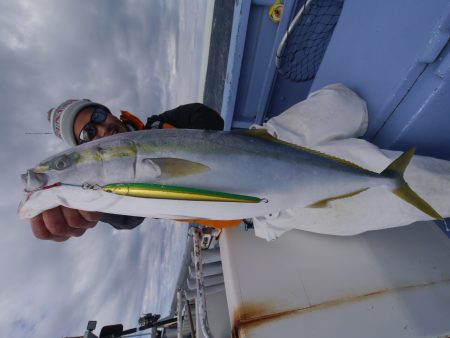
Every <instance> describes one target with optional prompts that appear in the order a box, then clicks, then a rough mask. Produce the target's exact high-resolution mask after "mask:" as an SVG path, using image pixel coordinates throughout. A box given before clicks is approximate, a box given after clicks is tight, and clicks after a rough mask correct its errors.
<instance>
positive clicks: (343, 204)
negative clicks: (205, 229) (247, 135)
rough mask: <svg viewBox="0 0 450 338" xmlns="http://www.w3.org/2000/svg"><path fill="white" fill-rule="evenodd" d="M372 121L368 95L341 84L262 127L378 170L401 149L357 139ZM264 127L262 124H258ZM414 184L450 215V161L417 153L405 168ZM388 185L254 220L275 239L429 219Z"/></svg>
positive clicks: (261, 234) (355, 231)
mask: <svg viewBox="0 0 450 338" xmlns="http://www.w3.org/2000/svg"><path fill="white" fill-rule="evenodd" d="M367 124H368V114H367V106H366V103H365V101H364V100H363V99H361V98H360V97H359V96H358V95H357V94H356V93H354V92H353V91H352V90H350V89H349V88H347V87H345V86H344V85H342V84H333V85H329V86H326V87H324V88H323V89H321V90H319V91H316V92H313V93H311V94H310V95H309V96H308V98H307V99H306V100H304V101H302V102H300V103H298V104H296V105H294V106H293V107H291V108H289V109H288V110H286V111H285V112H283V113H282V114H280V115H278V116H276V117H274V118H272V119H271V120H269V121H268V122H267V123H265V124H264V125H263V126H262V128H265V129H267V131H268V132H269V133H270V134H272V135H273V136H275V137H277V138H279V139H281V140H283V141H287V142H290V143H294V144H298V145H302V146H306V147H309V148H312V149H316V150H320V151H321V152H324V153H327V154H331V155H335V156H338V157H340V158H344V159H346V160H349V161H351V162H353V163H356V164H358V165H360V166H361V167H364V168H366V169H369V170H371V171H374V172H381V171H383V170H384V169H385V168H386V167H387V166H388V165H389V164H390V163H391V162H392V160H393V159H395V158H397V157H398V156H399V155H400V154H401V152H394V151H387V150H381V149H379V148H378V147H376V146H374V145H373V144H371V143H369V142H367V141H365V140H362V139H358V138H357V137H360V136H362V135H364V133H365V132H366V129H367ZM254 127H255V128H261V126H254ZM405 180H406V181H407V182H408V184H409V185H410V186H411V188H412V189H413V190H414V191H415V192H416V193H418V194H419V195H420V196H421V197H422V198H423V199H425V200H426V201H427V202H428V203H429V204H431V205H432V206H433V208H434V209H435V210H437V211H438V212H439V213H440V214H441V215H443V216H444V217H449V216H450V199H449V198H448V196H450V162H449V161H444V160H439V159H434V158H430V157H424V156H414V158H413V159H412V161H411V163H410V165H409V166H408V168H407V169H406V172H405ZM430 219H431V218H430V217H429V216H428V215H426V214H424V213H423V212H421V211H420V210H418V209H416V208H415V207H413V206H412V205H410V204H408V203H406V202H404V201H403V200H401V199H400V198H398V197H397V196H395V195H394V194H392V193H391V192H390V191H389V190H387V189H386V188H383V187H379V188H372V189H369V190H367V191H365V192H363V193H360V194H358V195H356V196H354V197H350V198H346V199H340V200H335V201H332V202H330V203H329V204H328V206H327V207H326V208H305V207H294V208H289V209H286V210H283V211H281V212H279V213H278V214H276V215H270V216H265V217H256V218H254V219H253V223H254V226H255V233H256V235H257V236H258V237H262V238H265V239H266V240H273V239H276V238H277V237H279V236H281V235H282V234H283V233H285V232H286V231H289V230H292V229H300V230H306V231H311V232H316V233H322V234H329V235H356V234H359V233H362V232H366V231H370V230H378V229H385V228H391V227H397V226H402V225H407V224H411V223H414V222H416V221H423V220H430Z"/></svg>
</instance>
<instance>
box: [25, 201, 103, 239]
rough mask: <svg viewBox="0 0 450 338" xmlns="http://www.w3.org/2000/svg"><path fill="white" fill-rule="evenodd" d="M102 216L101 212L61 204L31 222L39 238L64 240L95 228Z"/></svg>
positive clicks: (32, 228)
mask: <svg viewBox="0 0 450 338" xmlns="http://www.w3.org/2000/svg"><path fill="white" fill-rule="evenodd" d="M101 217H102V213H100V212H91V211H82V210H76V209H70V208H66V207H63V206H59V207H56V208H53V209H49V210H46V211H44V212H43V213H41V214H39V215H37V216H35V217H33V218H32V219H31V220H30V223H31V230H32V231H33V234H34V235H35V236H36V237H37V238H39V239H45V240H49V239H50V240H53V241H56V242H63V241H65V240H67V239H69V238H70V237H79V236H81V235H82V234H84V232H85V231H86V230H87V229H89V228H93V227H94V226H95V225H96V224H97V222H98V221H99V220H100V218H101Z"/></svg>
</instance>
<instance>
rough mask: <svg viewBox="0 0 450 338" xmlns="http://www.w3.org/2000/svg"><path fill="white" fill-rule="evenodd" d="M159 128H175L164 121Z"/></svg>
mask: <svg viewBox="0 0 450 338" xmlns="http://www.w3.org/2000/svg"><path fill="white" fill-rule="evenodd" d="M161 128H162V129H170V128H175V127H174V126H172V125H171V124H170V123H167V122H164V123H163V125H162V127H161Z"/></svg>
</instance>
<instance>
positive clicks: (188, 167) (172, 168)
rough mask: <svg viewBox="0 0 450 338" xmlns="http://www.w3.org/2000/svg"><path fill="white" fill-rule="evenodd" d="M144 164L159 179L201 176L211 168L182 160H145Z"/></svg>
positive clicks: (160, 158) (161, 158)
mask: <svg viewBox="0 0 450 338" xmlns="http://www.w3.org/2000/svg"><path fill="white" fill-rule="evenodd" d="M142 163H143V164H145V165H146V166H147V167H148V169H149V170H152V171H153V172H154V174H155V175H154V176H155V177H158V178H174V177H183V176H189V175H195V174H200V173H203V172H206V171H209V170H210V169H209V167H208V166H206V165H204V164H201V163H197V162H193V161H189V160H184V159H181V158H170V157H157V158H144V159H143V160H142Z"/></svg>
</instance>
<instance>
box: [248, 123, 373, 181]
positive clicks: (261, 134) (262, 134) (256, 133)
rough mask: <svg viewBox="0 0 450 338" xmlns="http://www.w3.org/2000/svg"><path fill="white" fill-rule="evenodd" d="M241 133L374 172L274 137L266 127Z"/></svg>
mask: <svg viewBox="0 0 450 338" xmlns="http://www.w3.org/2000/svg"><path fill="white" fill-rule="evenodd" d="M239 133H241V134H242V135H247V136H252V137H256V138H260V139H264V140H267V141H271V142H274V143H279V144H283V145H285V146H288V147H291V148H294V149H297V150H301V151H304V152H306V153H309V154H313V155H316V156H320V157H322V158H326V159H328V160H332V161H335V162H338V163H341V164H343V165H346V166H348V167H352V168H354V169H358V170H361V171H365V172H372V171H370V170H368V169H366V168H363V167H361V166H360V165H358V164H356V163H353V162H350V161H348V160H345V159H343V158H340V157H337V156H334V155H330V154H326V153H323V152H321V151H318V150H314V149H311V148H308V147H305V146H300V145H297V144H293V143H290V142H286V141H283V140H280V139H277V138H275V137H273V136H272V135H270V134H269V133H268V132H267V131H266V130H265V129H249V130H245V131H240V132H239Z"/></svg>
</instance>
